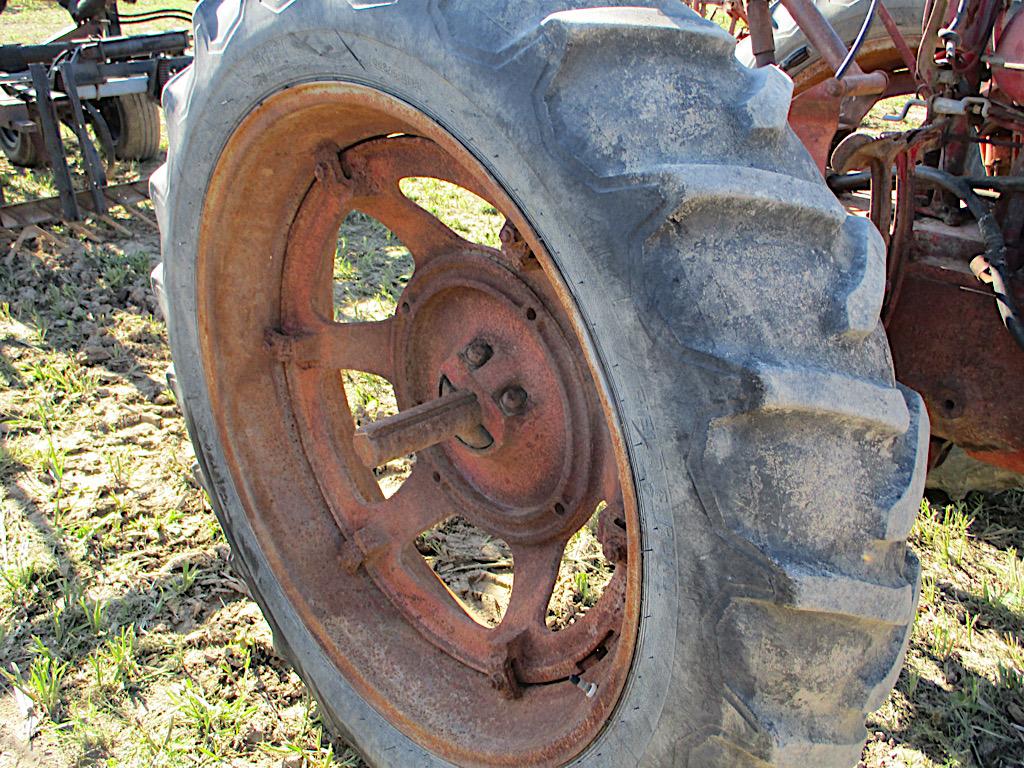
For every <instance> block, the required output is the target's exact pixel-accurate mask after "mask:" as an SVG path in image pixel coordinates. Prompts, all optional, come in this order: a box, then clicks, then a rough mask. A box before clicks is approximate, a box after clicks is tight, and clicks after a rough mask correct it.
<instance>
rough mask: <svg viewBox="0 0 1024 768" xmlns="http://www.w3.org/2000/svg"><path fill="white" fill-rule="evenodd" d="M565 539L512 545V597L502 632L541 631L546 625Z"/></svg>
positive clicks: (502, 624) (500, 627)
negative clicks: (513, 573)
mask: <svg viewBox="0 0 1024 768" xmlns="http://www.w3.org/2000/svg"><path fill="white" fill-rule="evenodd" d="M564 552H565V540H564V539H561V538H559V539H555V540H552V541H549V542H545V543H543V544H539V545H525V544H522V545H512V563H513V568H514V572H515V575H514V577H513V580H512V597H511V598H510V600H509V604H508V610H507V611H505V616H504V618H503V619H502V621H501V624H500V625H499V629H498V633H499V634H506V633H508V634H518V633H519V632H522V631H524V630H525V631H527V632H530V633H531V634H533V633H537V632H539V631H541V630H542V629H544V628H545V627H546V625H545V619H546V618H547V614H548V603H549V602H550V601H551V593H552V591H553V590H554V588H555V581H556V580H557V579H558V568H559V566H560V565H561V563H562V555H563V553H564Z"/></svg>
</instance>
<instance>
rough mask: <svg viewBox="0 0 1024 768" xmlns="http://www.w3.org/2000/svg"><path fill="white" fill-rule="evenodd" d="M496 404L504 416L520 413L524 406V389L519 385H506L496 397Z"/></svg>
mask: <svg viewBox="0 0 1024 768" xmlns="http://www.w3.org/2000/svg"><path fill="white" fill-rule="evenodd" d="M498 404H499V405H500V406H501V410H502V411H504V412H505V415H506V416H515V415H516V414H519V413H522V412H523V408H525V407H526V390H525V389H523V388H522V387H519V386H512V387H506V389H505V391H504V392H502V393H501V397H500V398H498Z"/></svg>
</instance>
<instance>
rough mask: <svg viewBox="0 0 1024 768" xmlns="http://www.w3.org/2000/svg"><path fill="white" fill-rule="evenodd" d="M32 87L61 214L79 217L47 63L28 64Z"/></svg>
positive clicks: (67, 216) (73, 217)
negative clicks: (51, 91) (45, 64)
mask: <svg viewBox="0 0 1024 768" xmlns="http://www.w3.org/2000/svg"><path fill="white" fill-rule="evenodd" d="M28 70H29V73H30V74H31V75H32V87H33V88H34V89H35V92H36V106H37V109H38V110H39V125H40V127H41V128H42V129H43V144H44V145H45V146H46V154H47V156H48V157H49V160H50V167H51V168H52V169H53V183H54V184H55V185H56V186H57V192H58V193H59V194H60V206H61V210H62V211H63V212H64V217H65V218H66V219H70V220H71V221H76V220H77V219H78V218H79V213H78V201H76V200H75V188H74V187H73V186H72V184H71V172H70V171H69V170H68V160H67V157H66V156H65V155H64V144H63V143H62V142H61V140H60V126H59V124H58V122H57V110H56V109H54V106H53V94H51V93H50V80H49V78H48V77H47V75H46V67H44V66H43V65H42V64H30V65H29V68H28Z"/></svg>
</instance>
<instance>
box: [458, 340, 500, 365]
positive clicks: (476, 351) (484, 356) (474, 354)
mask: <svg viewBox="0 0 1024 768" xmlns="http://www.w3.org/2000/svg"><path fill="white" fill-rule="evenodd" d="M463 354H464V355H465V356H466V362H467V363H469V364H470V365H471V366H473V367H474V368H479V367H480V366H481V365H483V364H484V363H486V362H487V361H488V360H490V359H491V356H492V355H493V354H494V350H493V349H491V345H490V344H488V343H487V342H486V341H480V340H479V339H477V340H476V341H474V342H473V343H472V344H470V345H469V346H468V347H466V351H465V352H464V353H463Z"/></svg>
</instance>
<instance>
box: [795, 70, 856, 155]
mask: <svg viewBox="0 0 1024 768" xmlns="http://www.w3.org/2000/svg"><path fill="white" fill-rule="evenodd" d="M834 82H835V81H834V80H825V81H824V82H821V83H818V84H817V85H815V86H814V87H813V88H810V89H809V90H806V91H804V92H803V93H801V94H800V95H799V96H796V97H795V98H794V99H793V103H792V104H791V105H790V107H789V127H790V128H792V129H793V132H794V133H796V135H797V136H799V137H800V141H802V142H803V144H804V146H805V147H806V148H807V151H808V152H810V153H811V157H812V158H814V162H815V163H816V164H817V166H818V170H819V171H821V172H822V173H825V166H826V165H828V158H829V152H830V151H831V149H832V140H833V139H834V137H835V135H836V131H837V130H838V129H839V109H840V107H841V105H842V103H843V100H842V97H841V96H839V95H837V94H835V92H834V89H833V88H832V87H831V86H832V84H833V83H834Z"/></svg>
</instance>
